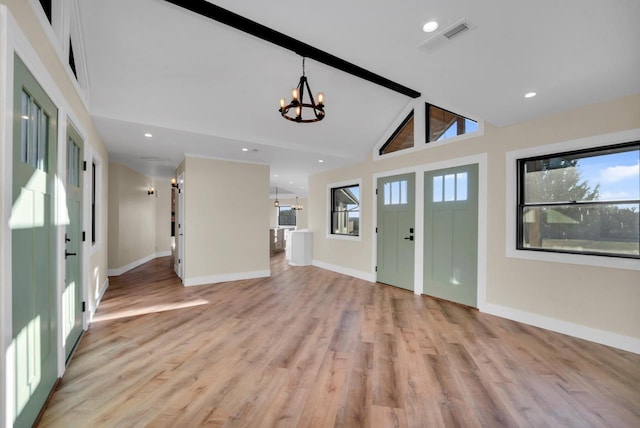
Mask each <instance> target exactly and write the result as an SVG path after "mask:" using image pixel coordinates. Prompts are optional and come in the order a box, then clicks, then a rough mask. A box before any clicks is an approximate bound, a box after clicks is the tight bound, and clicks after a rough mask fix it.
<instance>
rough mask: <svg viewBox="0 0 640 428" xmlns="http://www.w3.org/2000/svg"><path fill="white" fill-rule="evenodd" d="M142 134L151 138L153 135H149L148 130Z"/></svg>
mask: <svg viewBox="0 0 640 428" xmlns="http://www.w3.org/2000/svg"><path fill="white" fill-rule="evenodd" d="M144 136H145V137H147V138H151V137H153V135H151V134H150V133H148V132H147V133H146V134H144Z"/></svg>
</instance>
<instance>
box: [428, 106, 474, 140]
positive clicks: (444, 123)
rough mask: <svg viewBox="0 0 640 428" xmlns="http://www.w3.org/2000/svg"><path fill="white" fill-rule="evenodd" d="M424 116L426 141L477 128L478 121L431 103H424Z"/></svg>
mask: <svg viewBox="0 0 640 428" xmlns="http://www.w3.org/2000/svg"><path fill="white" fill-rule="evenodd" d="M426 116H427V117H426V128H427V143H430V142H432V141H441V140H445V139H447V138H452V137H456V136H458V135H463V134H468V133H470V132H475V131H477V130H478V122H476V121H474V120H471V119H468V118H466V117H464V116H461V115H459V114H456V113H453V112H450V111H447V110H444V109H441V108H440V107H436V106H434V105H431V104H427V105H426Z"/></svg>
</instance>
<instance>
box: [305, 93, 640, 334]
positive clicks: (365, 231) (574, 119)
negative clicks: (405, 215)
mask: <svg viewBox="0 0 640 428" xmlns="http://www.w3.org/2000/svg"><path fill="white" fill-rule="evenodd" d="M634 128H640V95H638V96H632V97H627V98H623V99H619V100H614V101H611V102H607V103H602V104H598V105H593V106H589V107H586V108H582V109H578V110H574V111H569V112H565V113H562V114H558V115H554V116H550V117H545V118H541V119H539V120H535V121H531V122H527V123H522V124H518V125H514V126H510V127H505V128H496V127H493V126H491V125H489V124H487V125H486V126H485V132H484V135H483V136H480V137H476V138H471V139H468V140H462V141H458V142H454V143H451V144H445V145H440V146H437V147H432V148H427V149H425V150H421V151H415V152H412V153H411V154H407V155H400V156H394V157H389V158H387V159H383V160H378V161H375V162H374V161H366V162H363V163H361V164H358V165H355V166H351V167H348V168H343V169H339V170H334V171H330V172H327V173H323V174H319V175H316V176H313V177H311V179H310V196H309V198H310V200H311V201H314V203H313V204H309V205H310V207H309V208H310V210H309V228H310V229H311V230H312V231H313V232H314V249H313V250H314V254H313V256H314V263H316V264H320V265H322V264H326V265H333V266H335V267H337V268H339V269H343V270H353V271H356V272H361V273H363V274H364V275H370V276H371V277H375V276H374V275H375V273H374V270H373V267H374V263H375V258H374V256H373V248H374V245H373V242H372V236H373V235H372V228H373V223H372V219H373V210H374V205H373V186H372V183H373V176H374V174H376V173H382V172H384V171H393V170H402V169H403V168H413V167H417V166H421V165H429V164H432V163H435V162H439V161H446V160H449V159H455V158H461V157H465V156H469V155H479V154H483V153H486V154H487V164H488V177H487V179H488V186H487V187H488V188H487V193H488V199H487V201H486V202H487V216H488V223H487V234H488V236H489V239H488V244H487V249H486V254H487V263H486V284H487V285H486V292H487V301H486V303H487V305H489V306H490V307H491V305H494V306H493V307H494V309H495V308H498V309H496V310H499V311H503V312H504V313H507V312H509V311H515V313H517V314H520V315H522V314H529V315H531V317H532V319H533V318H535V317H536V316H540V317H546V318H545V322H546V321H548V320H549V319H550V320H552V321H553V320H557V321H559V322H560V323H564V324H563V325H564V326H565V327H566V326H571V325H572V324H575V325H577V327H576V329H577V330H581V328H582V327H585V328H586V329H587V333H589V334H591V333H594V332H596V333H597V332H598V331H602V332H604V333H605V334H607V333H612V334H613V336H611V337H616V335H621V336H624V337H625V338H636V339H637V338H640V311H638V310H637V306H638V302H640V286H638V285H639V284H640V271H639V270H633V269H620V268H607V267H595V266H585V265H576V264H570V263H557V262H541V261H533V260H522V259H516V258H511V257H507V256H506V244H505V241H506V227H505V224H506V221H507V218H506V212H507V206H506V205H507V198H506V185H505V177H506V176H507V171H506V153H507V152H509V151H513V150H518V149H525V148H530V147H535V146H540V145H547V144H552V143H561V142H565V141H569V140H574V139H579V138H586V137H591V136H595V135H602V134H607V133H612V132H617V131H622V130H629V129H634ZM421 140H422V139H421ZM368 159H372V154H371V153H370V154H369V156H368ZM356 179H361V180H362V191H361V195H362V201H361V235H362V236H361V241H342V240H333V239H327V238H326V228H327V226H326V225H327V213H328V211H329V209H328V207H327V206H326V200H327V185H329V184H331V183H336V182H343V181H347V180H356ZM316 201H317V203H316ZM513 209H514V210H515V207H513ZM529 315H527V316H529ZM594 340H596V339H594ZM632 342H633V341H632ZM633 343H634V346H637V344H638V343H640V342H637V341H636V342H633Z"/></svg>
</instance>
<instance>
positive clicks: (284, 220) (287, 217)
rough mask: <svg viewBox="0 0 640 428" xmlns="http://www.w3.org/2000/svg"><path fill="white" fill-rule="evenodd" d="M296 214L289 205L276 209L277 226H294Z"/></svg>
mask: <svg viewBox="0 0 640 428" xmlns="http://www.w3.org/2000/svg"><path fill="white" fill-rule="evenodd" d="M295 225H296V212H295V210H292V209H291V207H290V206H289V205H280V206H279V207H278V226H295Z"/></svg>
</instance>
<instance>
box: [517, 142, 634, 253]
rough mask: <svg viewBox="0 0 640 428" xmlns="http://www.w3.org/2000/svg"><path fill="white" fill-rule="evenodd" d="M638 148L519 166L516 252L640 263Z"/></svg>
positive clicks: (588, 152)
mask: <svg viewBox="0 0 640 428" xmlns="http://www.w3.org/2000/svg"><path fill="white" fill-rule="evenodd" d="M639 169H640V144H639V143H638V142H634V143H630V144H624V145H619V146H612V147H604V148H598V149H592V150H584V151H577V152H570V153H560V154H553V155H548V156H544V157H536V158H529V159H520V160H519V161H518V171H519V173H518V179H519V192H518V211H519V213H518V214H519V215H518V243H517V244H518V248H519V249H535V250H546V251H560V252H573V253H582V254H603V255H616V256H623V257H634V258H639V257H640V253H639V248H640V226H639V224H640V171H639Z"/></svg>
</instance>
